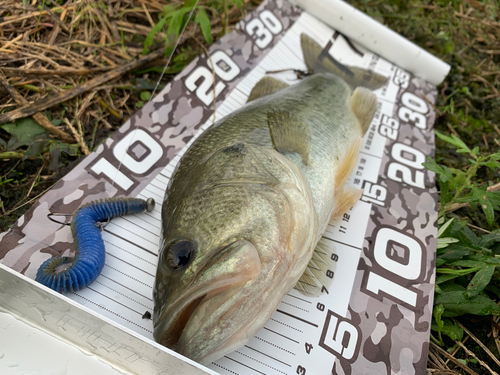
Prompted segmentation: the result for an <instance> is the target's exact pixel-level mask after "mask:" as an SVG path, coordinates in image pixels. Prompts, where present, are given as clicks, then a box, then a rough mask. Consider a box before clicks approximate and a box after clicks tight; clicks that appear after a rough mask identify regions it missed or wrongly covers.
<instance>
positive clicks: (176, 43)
mask: <svg viewBox="0 0 500 375" xmlns="http://www.w3.org/2000/svg"><path fill="white" fill-rule="evenodd" d="M199 1H200V0H196V3H195V4H194V6H193V9H191V12H189V16H188V19H187V22H186V24H185V25H184V27H183V28H182V31H181V33H180V34H179V37H178V38H177V41H176V42H175V45H174V48H173V49H172V52H170V56H169V57H168V60H167V63H166V64H165V66H164V67H163V71H162V72H161V75H160V78H159V79H158V81H157V82H156V85H155V88H154V90H153V93H152V94H151V97H150V98H149V100H148V102H147V104H149V103H151V101H152V100H153V97H154V95H155V93H156V90H157V89H158V86H159V85H160V82H161V80H162V78H163V76H164V75H165V72H166V71H167V68H168V66H169V65H170V61H171V60H172V57H173V56H174V53H175V51H176V50H177V46H178V45H179V43H180V40H181V39H182V35H183V34H184V31H186V28H187V25H188V24H189V21H191V18H192V17H193V13H194V10H195V9H196V6H197V5H198V2H199ZM138 127H139V122H137V124H136V125H135V128H134V130H135V129H137V128H138ZM134 138H135V133H134V135H133V136H132V138H131V139H130V143H129V144H128V146H127V148H126V149H125V150H126V151H128V149H129V147H130V145H132V143H133V142H134ZM125 153H126V152H125ZM125 153H124V154H123V155H122V157H121V159H120V163H119V164H118V169H117V170H116V173H115V177H114V178H113V181H112V182H111V186H112V187H114V185H115V181H116V177H117V176H118V173H120V168H121V166H122V163H123V159H124V158H125Z"/></svg>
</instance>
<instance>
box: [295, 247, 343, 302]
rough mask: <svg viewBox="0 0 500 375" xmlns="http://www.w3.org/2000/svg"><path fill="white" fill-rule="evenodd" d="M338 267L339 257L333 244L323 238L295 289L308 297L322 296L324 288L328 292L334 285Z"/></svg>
mask: <svg viewBox="0 0 500 375" xmlns="http://www.w3.org/2000/svg"><path fill="white" fill-rule="evenodd" d="M336 265H337V255H336V254H335V248H334V247H333V244H332V242H331V241H329V240H326V239H325V238H321V239H320V240H319V242H318V244H317V245H316V248H315V249H314V253H313V256H312V258H311V260H310V261H309V264H308V265H307V268H306V270H305V271H304V273H303V274H302V276H301V277H300V279H299V281H298V282H297V284H296V285H295V289H296V290H298V291H299V292H301V293H302V294H304V295H305V296H308V297H318V296H320V295H321V294H322V293H324V291H325V289H324V288H326V290H328V288H329V287H330V285H331V284H332V281H333V276H334V274H335V269H336Z"/></svg>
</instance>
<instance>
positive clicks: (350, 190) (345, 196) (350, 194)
mask: <svg viewBox="0 0 500 375" xmlns="http://www.w3.org/2000/svg"><path fill="white" fill-rule="evenodd" d="M361 195H363V190H362V189H357V188H355V187H352V186H345V187H344V188H343V189H342V190H341V191H340V193H339V194H338V196H337V197H336V198H337V205H336V206H335V210H334V211H333V213H332V217H331V219H330V221H333V220H336V219H338V218H339V217H341V216H342V215H343V214H344V213H346V212H347V211H348V210H349V209H350V208H351V207H352V206H354V204H355V203H356V202H357V201H359V199H360V198H361Z"/></svg>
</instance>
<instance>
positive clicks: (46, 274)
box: [36, 198, 155, 293]
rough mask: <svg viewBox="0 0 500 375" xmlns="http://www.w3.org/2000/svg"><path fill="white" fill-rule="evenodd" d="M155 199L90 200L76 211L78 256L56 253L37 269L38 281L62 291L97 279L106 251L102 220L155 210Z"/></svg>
mask: <svg viewBox="0 0 500 375" xmlns="http://www.w3.org/2000/svg"><path fill="white" fill-rule="evenodd" d="M154 205H155V201H154V199H152V198H149V199H148V200H147V201H146V200H144V199H138V198H110V199H100V200H98V201H92V202H89V203H87V204H85V205H83V206H81V207H80V208H79V209H78V210H77V211H76V212H75V214H74V215H73V218H72V221H71V232H72V233H73V239H74V242H75V253H76V254H75V257H74V258H71V257H61V256H57V257H53V258H51V259H48V260H46V261H45V262H44V263H43V264H42V265H41V266H40V268H39V269H38V271H37V273H36V281H38V282H40V283H42V284H43V285H45V286H47V287H49V288H51V289H53V290H55V291H56V292H59V293H67V292H76V291H77V290H80V289H83V288H85V287H86V286H88V285H89V284H90V283H91V282H93V281H94V280H95V279H96V278H97V276H99V274H100V273H101V271H102V268H103V267H104V259H105V256H106V251H105V248H104V242H103V240H102V237H101V231H100V228H99V225H98V223H99V222H104V221H109V220H111V219H112V218H114V217H117V216H123V215H130V214H136V213H140V212H143V211H144V210H147V211H148V212H151V211H153V208H154Z"/></svg>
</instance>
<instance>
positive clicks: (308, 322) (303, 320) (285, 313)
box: [276, 309, 318, 328]
mask: <svg viewBox="0 0 500 375" xmlns="http://www.w3.org/2000/svg"><path fill="white" fill-rule="evenodd" d="M276 311H277V312H279V313H282V314H284V315H288V316H289V317H291V318H295V319H297V320H300V321H301V322H304V323H306V324H309V325H311V326H313V327H316V328H318V325H317V324H315V323H313V322H310V321H309V320H305V319H302V318H299V317H298V316H295V315H292V314H290V313H287V312H284V311H282V310H280V309H278V310H276Z"/></svg>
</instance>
